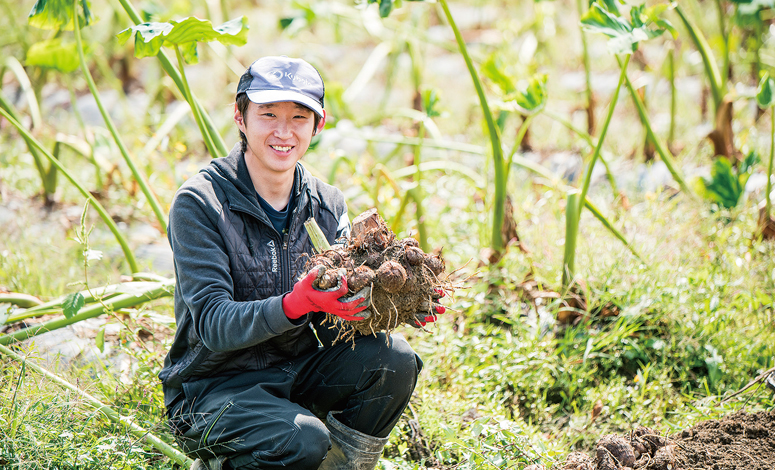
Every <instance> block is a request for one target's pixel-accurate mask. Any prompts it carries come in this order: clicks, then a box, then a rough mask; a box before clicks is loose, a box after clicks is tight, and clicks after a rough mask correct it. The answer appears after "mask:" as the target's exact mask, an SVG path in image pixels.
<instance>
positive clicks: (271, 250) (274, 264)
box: [266, 240, 278, 273]
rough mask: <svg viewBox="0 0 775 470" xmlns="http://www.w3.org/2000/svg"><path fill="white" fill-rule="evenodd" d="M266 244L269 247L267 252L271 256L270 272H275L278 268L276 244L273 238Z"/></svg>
mask: <svg viewBox="0 0 775 470" xmlns="http://www.w3.org/2000/svg"><path fill="white" fill-rule="evenodd" d="M266 245H267V246H268V247H269V254H270V255H271V256H272V272H273V273H276V272H277V269H278V260H277V246H275V244H274V240H269V243H267V244H266Z"/></svg>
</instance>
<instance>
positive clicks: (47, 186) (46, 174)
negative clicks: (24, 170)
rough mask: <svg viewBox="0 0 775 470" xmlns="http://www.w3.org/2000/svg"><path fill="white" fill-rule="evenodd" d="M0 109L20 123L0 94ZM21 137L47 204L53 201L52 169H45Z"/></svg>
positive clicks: (33, 150)
mask: <svg viewBox="0 0 775 470" xmlns="http://www.w3.org/2000/svg"><path fill="white" fill-rule="evenodd" d="M0 108H3V109H4V110H5V111H6V112H7V113H8V114H10V115H11V116H12V117H13V118H14V119H15V120H16V121H18V122H21V118H20V117H19V115H18V114H17V113H16V110H15V109H14V107H13V105H12V104H11V103H10V102H9V101H8V100H6V98H5V96H4V95H3V94H2V93H0ZM22 137H23V138H24V142H25V143H26V144H27V149H28V150H29V151H30V155H32V160H33V161H34V162H35V168H36V169H37V170H38V173H39V174H40V181H41V185H42V186H43V192H44V196H43V197H44V199H45V200H46V203H49V202H51V201H53V195H54V192H55V191H56V180H55V179H54V180H53V181H54V185H53V186H52V178H51V177H50V175H51V172H52V167H51V165H49V166H48V168H46V165H45V163H44V159H43V157H41V156H40V152H38V149H37V148H36V147H35V145H34V144H33V143H32V142H31V141H30V140H29V139H28V138H27V137H26V136H24V135H22Z"/></svg>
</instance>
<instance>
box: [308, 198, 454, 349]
mask: <svg viewBox="0 0 775 470" xmlns="http://www.w3.org/2000/svg"><path fill="white" fill-rule="evenodd" d="M320 265H323V266H325V268H326V271H325V272H324V273H323V274H322V275H321V276H320V277H319V278H318V279H317V281H316V284H315V285H316V287H317V288H319V289H336V288H337V286H338V285H339V284H338V282H339V280H340V279H341V278H342V276H343V275H344V276H346V278H347V285H348V295H354V294H357V293H358V291H360V290H361V289H363V288H364V287H371V290H370V292H368V293H367V294H366V295H367V296H368V299H369V301H370V304H371V305H370V307H369V309H368V311H369V312H370V316H369V317H368V318H365V319H363V320H359V321H344V320H342V319H341V318H339V317H336V316H334V315H329V316H328V321H329V322H331V323H332V324H333V327H335V328H338V329H339V330H340V334H339V337H338V338H337V340H339V339H344V340H350V339H352V338H353V337H354V335H355V333H356V332H358V333H361V334H374V333H376V332H378V331H387V332H390V331H391V330H393V329H395V328H396V327H398V326H399V325H402V324H408V325H411V326H421V325H420V324H418V323H417V322H416V320H418V319H423V318H425V317H429V316H435V314H436V313H435V309H436V307H437V306H438V305H439V304H438V300H439V299H440V298H441V297H444V296H445V295H446V294H447V293H451V292H452V290H453V288H452V286H451V284H450V282H448V281H447V276H446V274H445V273H444V270H445V264H444V260H443V258H442V256H441V253H437V254H432V253H425V252H423V251H422V250H421V249H420V247H419V243H418V242H417V240H415V239H414V238H403V239H398V238H396V236H395V234H394V233H393V232H392V231H391V230H390V229H389V228H388V227H387V225H386V224H385V222H384V221H383V220H382V218H381V217H380V216H379V214H378V213H377V211H376V210H375V209H372V210H369V211H366V212H364V213H363V214H361V215H359V216H358V217H356V218H355V219H353V225H352V232H351V236H350V239H349V241H348V243H347V245H346V246H345V247H340V248H335V249H332V250H329V251H326V252H324V253H321V254H318V255H315V256H313V257H312V258H311V259H310V260H309V262H308V263H307V269H308V270H312V269H315V268H316V266H320ZM367 290H368V289H367Z"/></svg>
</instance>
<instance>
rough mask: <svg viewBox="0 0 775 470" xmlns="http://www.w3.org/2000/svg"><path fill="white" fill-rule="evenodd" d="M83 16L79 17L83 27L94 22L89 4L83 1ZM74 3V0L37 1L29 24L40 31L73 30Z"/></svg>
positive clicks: (28, 18) (28, 20)
mask: <svg viewBox="0 0 775 470" xmlns="http://www.w3.org/2000/svg"><path fill="white" fill-rule="evenodd" d="M81 10H82V14H79V15H78V21H79V24H80V25H81V26H85V25H88V24H90V23H91V22H92V14H91V11H90V10H89V3H88V2H87V1H86V0H81ZM72 13H73V2H72V0H37V2H35V5H33V6H32V10H31V11H30V14H29V16H28V17H27V24H29V25H30V26H34V27H36V28H40V29H53V30H65V31H72V30H73V24H74V23H73V17H72Z"/></svg>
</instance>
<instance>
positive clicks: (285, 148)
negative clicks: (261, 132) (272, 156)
mask: <svg viewBox="0 0 775 470" xmlns="http://www.w3.org/2000/svg"><path fill="white" fill-rule="evenodd" d="M270 147H272V148H273V149H275V150H277V151H278V152H290V151H291V149H292V148H293V146H291V145H270Z"/></svg>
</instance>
